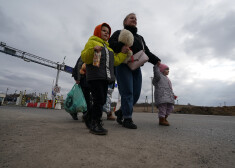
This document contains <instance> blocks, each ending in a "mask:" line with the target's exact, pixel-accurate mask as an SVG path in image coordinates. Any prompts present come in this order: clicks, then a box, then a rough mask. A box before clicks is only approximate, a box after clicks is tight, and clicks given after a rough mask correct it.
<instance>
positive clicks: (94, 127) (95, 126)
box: [90, 120, 108, 135]
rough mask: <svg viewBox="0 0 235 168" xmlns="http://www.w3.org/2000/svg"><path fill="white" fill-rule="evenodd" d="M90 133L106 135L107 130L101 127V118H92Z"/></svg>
mask: <svg viewBox="0 0 235 168" xmlns="http://www.w3.org/2000/svg"><path fill="white" fill-rule="evenodd" d="M90 133H92V134H95V135H107V133H108V130H106V129H104V128H103V123H102V120H92V121H91V128H90Z"/></svg>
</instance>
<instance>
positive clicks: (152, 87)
mask: <svg viewBox="0 0 235 168" xmlns="http://www.w3.org/2000/svg"><path fill="white" fill-rule="evenodd" d="M150 78H151V89H152V113H153V77H150Z"/></svg>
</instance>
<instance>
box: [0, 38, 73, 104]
mask: <svg viewBox="0 0 235 168" xmlns="http://www.w3.org/2000/svg"><path fill="white" fill-rule="evenodd" d="M0 52H2V53H5V54H8V55H11V56H14V57H17V58H20V59H23V60H24V61H26V62H34V63H37V64H40V65H44V66H47V67H50V68H54V69H57V75H56V82H55V86H54V88H53V91H55V92H54V93H55V94H52V97H53V107H54V104H55V103H54V102H55V97H56V93H57V92H58V90H59V87H58V79H59V73H60V71H64V72H67V73H70V74H72V72H73V68H72V67H70V66H68V65H65V63H64V61H63V63H62V64H59V62H54V61H51V60H48V59H45V58H42V57H39V56H36V55H34V54H30V53H27V52H25V51H21V50H18V49H16V48H13V47H10V46H7V45H6V43H4V42H1V43H0ZM64 59H65V58H64Z"/></svg>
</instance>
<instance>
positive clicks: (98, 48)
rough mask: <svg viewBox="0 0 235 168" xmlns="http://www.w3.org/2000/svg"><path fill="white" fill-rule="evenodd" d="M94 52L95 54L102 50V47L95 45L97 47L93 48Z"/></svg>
mask: <svg viewBox="0 0 235 168" xmlns="http://www.w3.org/2000/svg"><path fill="white" fill-rule="evenodd" d="M94 50H95V51H96V52H99V51H101V50H102V47H101V46H98V45H97V46H95V47H94Z"/></svg>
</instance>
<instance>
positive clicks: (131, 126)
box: [122, 118, 137, 129]
mask: <svg viewBox="0 0 235 168" xmlns="http://www.w3.org/2000/svg"><path fill="white" fill-rule="evenodd" d="M122 126H123V127H125V128H129V129H137V125H135V124H134V123H133V121H132V119H131V118H127V119H124V121H123V123H122Z"/></svg>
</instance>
